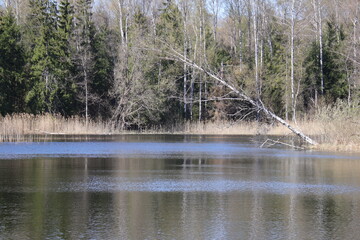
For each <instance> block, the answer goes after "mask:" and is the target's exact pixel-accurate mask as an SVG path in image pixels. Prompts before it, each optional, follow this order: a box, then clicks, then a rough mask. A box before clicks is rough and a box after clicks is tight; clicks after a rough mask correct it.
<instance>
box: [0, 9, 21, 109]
mask: <svg viewBox="0 0 360 240" xmlns="http://www.w3.org/2000/svg"><path fill="white" fill-rule="evenodd" d="M24 60H25V59H24V50H23V47H22V45H21V43H20V31H19V27H18V26H17V25H16V23H15V18H14V16H13V14H12V13H11V12H7V13H1V12H0V113H1V115H5V114H9V113H10V114H11V113H14V112H20V111H24V97H23V96H24V92H25V83H24V79H23V76H22V75H23V69H24V64H25V61H24Z"/></svg>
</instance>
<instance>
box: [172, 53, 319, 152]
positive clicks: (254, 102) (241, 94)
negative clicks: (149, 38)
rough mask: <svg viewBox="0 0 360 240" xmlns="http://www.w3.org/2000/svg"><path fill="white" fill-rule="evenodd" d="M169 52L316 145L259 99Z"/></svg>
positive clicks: (178, 54) (180, 55)
mask: <svg viewBox="0 0 360 240" xmlns="http://www.w3.org/2000/svg"><path fill="white" fill-rule="evenodd" d="M170 52H172V55H171V57H173V58H175V59H176V60H178V61H181V62H183V63H186V64H188V65H189V66H191V67H193V68H194V69H197V70H200V71H201V72H203V73H205V74H206V75H208V76H209V77H210V78H212V79H213V80H215V81H217V82H218V83H220V84H222V85H223V86H225V87H227V88H229V89H230V90H231V91H232V92H233V93H235V94H236V95H238V96H239V98H241V99H242V100H243V101H246V102H248V103H250V104H251V105H252V106H253V107H254V108H255V109H256V110H257V111H262V112H263V113H264V114H265V115H266V116H267V117H269V118H271V119H274V120H275V121H277V122H279V123H280V124H282V125H284V126H285V127H287V128H288V129H289V130H290V131H292V132H293V133H295V134H296V135H297V136H298V137H300V138H301V139H302V140H304V141H305V142H307V143H309V144H311V145H316V144H317V142H316V141H314V140H313V139H311V138H310V137H308V136H306V135H305V134H304V133H302V132H301V131H300V130H298V129H296V128H294V127H293V126H291V125H290V124H289V123H287V122H286V121H285V120H284V119H282V118H280V117H279V116H277V115H276V114H275V113H273V112H272V111H270V110H269V109H267V108H266V107H265V105H264V104H263V103H262V101H261V100H260V99H258V100H254V99H252V98H250V97H249V96H248V95H246V94H245V93H244V92H243V91H242V90H239V89H237V88H236V87H234V86H233V85H231V84H229V83H228V82H226V81H225V80H224V79H223V78H221V77H218V76H217V75H215V74H213V73H211V72H210V71H208V70H206V69H205V68H203V67H201V66H199V65H197V64H196V63H194V62H192V61H191V60H189V59H187V58H184V56H183V55H182V54H180V53H178V52H176V51H175V50H174V49H170Z"/></svg>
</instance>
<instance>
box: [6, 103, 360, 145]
mask: <svg viewBox="0 0 360 240" xmlns="http://www.w3.org/2000/svg"><path fill="white" fill-rule="evenodd" d="M291 124H292V125H293V126H295V127H297V128H298V129H300V130H301V131H303V132H304V133H305V134H306V135H309V136H312V137H313V138H315V140H316V141H317V142H319V143H320V144H319V145H318V146H316V148H318V149H323V150H336V151H356V152H359V151H360V108H359V103H358V102H353V103H352V104H348V103H347V102H338V103H336V104H335V105H333V106H323V107H319V108H318V109H317V111H316V113H315V114H314V115H313V116H307V117H305V118H304V119H302V120H298V121H297V122H296V123H291ZM119 133H133V132H124V131H121V130H119V129H117V128H116V127H115V126H114V125H112V124H111V123H109V122H104V121H93V120H91V121H89V123H88V125H86V121H85V119H84V118H81V117H70V118H65V117H62V116H60V115H51V114H44V115H31V114H14V115H7V116H5V117H2V118H0V142H1V141H2V142H5V141H31V140H32V138H33V137H34V136H36V135H44V134H45V135H62V134H64V135H65V134H69V135H83V134H119ZM136 133H139V132H136ZM141 133H175V134H214V135H279V136H283V135H289V134H291V132H290V131H289V129H287V128H286V127H284V126H282V125H279V124H275V123H274V124H262V123H257V122H244V121H243V122H229V121H218V122H206V123H204V122H201V123H199V122H195V123H194V122H193V123H190V122H188V123H185V124H174V125H173V126H170V127H169V126H167V127H166V128H164V127H162V126H159V127H156V128H153V129H152V130H145V131H142V132H141Z"/></svg>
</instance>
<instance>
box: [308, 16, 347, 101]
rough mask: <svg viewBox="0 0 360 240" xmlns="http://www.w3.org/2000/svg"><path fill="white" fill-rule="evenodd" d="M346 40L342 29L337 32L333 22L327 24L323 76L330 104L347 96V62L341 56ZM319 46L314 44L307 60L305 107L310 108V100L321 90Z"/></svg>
mask: <svg viewBox="0 0 360 240" xmlns="http://www.w3.org/2000/svg"><path fill="white" fill-rule="evenodd" d="M344 40H345V36H344V33H343V31H342V29H340V31H338V32H337V31H336V29H335V25H334V23H333V22H332V21H329V22H327V31H326V33H325V36H324V44H323V45H324V47H323V60H324V63H323V74H324V76H323V77H324V97H325V101H326V103H328V104H331V103H334V102H335V101H336V100H337V99H343V98H345V97H346V96H347V85H346V68H345V64H346V60H345V59H344V57H343V54H341V51H342V49H341V48H342V44H343V41H344ZM318 52H319V45H318V44H317V43H316V42H313V43H312V47H311V49H310V52H309V54H308V56H307V58H306V60H305V66H306V78H305V91H304V104H305V107H309V106H310V102H309V101H310V99H316V98H318V97H319V96H318V95H319V93H320V88H321V80H320V79H321V78H320V63H319V56H318Z"/></svg>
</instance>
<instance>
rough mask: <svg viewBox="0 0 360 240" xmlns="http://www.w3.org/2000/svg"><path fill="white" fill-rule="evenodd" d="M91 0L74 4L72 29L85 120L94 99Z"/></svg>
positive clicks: (76, 69) (87, 117) (79, 97)
mask: <svg viewBox="0 0 360 240" xmlns="http://www.w3.org/2000/svg"><path fill="white" fill-rule="evenodd" d="M91 4H92V1H91V0H79V1H77V2H76V6H75V12H76V14H75V29H74V44H75V45H74V55H73V62H74V64H75V69H74V70H75V75H76V78H77V79H76V82H77V85H78V87H79V91H78V93H79V95H78V100H79V101H80V103H81V104H82V109H83V111H82V113H84V114H85V118H86V122H87V123H88V121H89V117H90V115H89V105H90V103H91V101H94V100H95V99H94V98H93V95H92V94H91V82H92V80H93V75H92V69H93V66H94V56H93V53H92V51H91V50H92V48H91V44H92V43H91V40H92V33H93V32H92V28H93V27H94V24H93V22H92V12H91V8H92V6H91Z"/></svg>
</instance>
